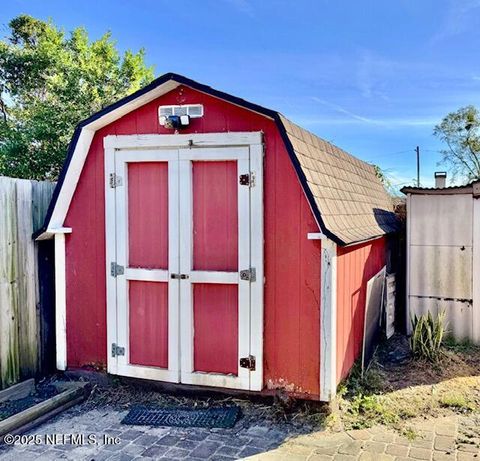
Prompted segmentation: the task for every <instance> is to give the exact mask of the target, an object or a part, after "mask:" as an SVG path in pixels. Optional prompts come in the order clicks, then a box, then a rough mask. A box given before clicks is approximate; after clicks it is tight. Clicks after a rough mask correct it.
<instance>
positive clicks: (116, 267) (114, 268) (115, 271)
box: [110, 263, 125, 277]
mask: <svg viewBox="0 0 480 461" xmlns="http://www.w3.org/2000/svg"><path fill="white" fill-rule="evenodd" d="M124 272H125V268H124V267H123V266H120V264H117V263H110V275H111V276H112V277H116V276H117V275H123V274H124Z"/></svg>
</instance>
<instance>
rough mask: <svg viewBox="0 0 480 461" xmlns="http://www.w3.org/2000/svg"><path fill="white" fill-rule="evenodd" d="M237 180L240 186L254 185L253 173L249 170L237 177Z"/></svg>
mask: <svg viewBox="0 0 480 461" xmlns="http://www.w3.org/2000/svg"><path fill="white" fill-rule="evenodd" d="M238 181H239V183H240V185H241V186H249V187H254V186H255V173H254V172H253V171H251V172H250V173H249V174H241V175H240V176H239V177H238Z"/></svg>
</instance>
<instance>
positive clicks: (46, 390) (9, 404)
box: [0, 384, 58, 421]
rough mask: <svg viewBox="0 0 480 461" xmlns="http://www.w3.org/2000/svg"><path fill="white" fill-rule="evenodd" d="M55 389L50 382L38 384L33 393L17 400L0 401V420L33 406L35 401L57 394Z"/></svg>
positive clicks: (38, 401)
mask: <svg viewBox="0 0 480 461" xmlns="http://www.w3.org/2000/svg"><path fill="white" fill-rule="evenodd" d="M57 394H58V391H57V389H56V388H55V387H54V386H52V385H50V384H43V385H42V384H41V385H38V386H37V387H36V389H35V393H34V394H32V395H29V396H27V397H24V398H22V399H18V400H7V401H5V402H0V421H2V420H4V419H7V418H9V417H10V416H13V415H15V414H17V413H20V412H21V411H23V410H26V409H27V408H30V407H33V406H34V405H36V404H37V403H40V402H43V401H45V400H47V399H49V398H51V397H53V396H54V395H57Z"/></svg>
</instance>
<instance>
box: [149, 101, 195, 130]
mask: <svg viewBox="0 0 480 461" xmlns="http://www.w3.org/2000/svg"><path fill="white" fill-rule="evenodd" d="M200 117H203V105H202V104H187V105H181V106H160V107H159V108H158V120H159V123H160V125H162V126H164V127H165V128H168V129H170V130H179V129H181V128H185V127H187V126H189V125H190V119H192V118H200Z"/></svg>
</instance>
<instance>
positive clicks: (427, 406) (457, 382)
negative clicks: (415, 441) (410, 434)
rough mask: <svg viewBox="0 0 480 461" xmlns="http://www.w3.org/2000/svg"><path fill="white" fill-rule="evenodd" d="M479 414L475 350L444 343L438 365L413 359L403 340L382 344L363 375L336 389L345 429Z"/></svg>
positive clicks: (479, 353)
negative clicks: (418, 419) (454, 415)
mask: <svg viewBox="0 0 480 461" xmlns="http://www.w3.org/2000/svg"><path fill="white" fill-rule="evenodd" d="M477 411H480V347H477V346H473V345H470V344H467V343H465V344H456V343H454V342H452V341H447V342H446V344H445V345H444V347H443V349H442V358H441V359H440V361H439V362H438V363H429V362H424V361H418V360H414V359H413V358H412V357H411V354H410V351H409V345H408V339H407V338H405V337H403V336H400V335H398V336H395V337H393V338H392V340H390V341H388V342H385V343H384V344H382V345H381V346H380V347H379V348H378V350H377V353H376V356H375V358H374V360H373V362H372V364H371V365H370V368H369V369H368V371H367V372H366V373H365V374H364V376H363V377H362V376H361V373H360V370H359V369H358V368H356V369H354V370H353V372H352V374H351V375H350V377H349V379H348V380H347V381H346V382H345V383H343V384H342V385H341V387H340V397H339V409H338V412H337V418H339V419H340V421H341V422H342V425H343V427H345V428H346V429H357V428H363V427H370V426H372V425H374V424H385V425H388V426H392V427H395V428H398V429H400V430H406V427H407V426H408V423H407V421H408V420H409V419H410V418H415V417H424V418H427V417H437V416H441V415H449V414H452V413H462V414H464V413H471V412H477Z"/></svg>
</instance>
